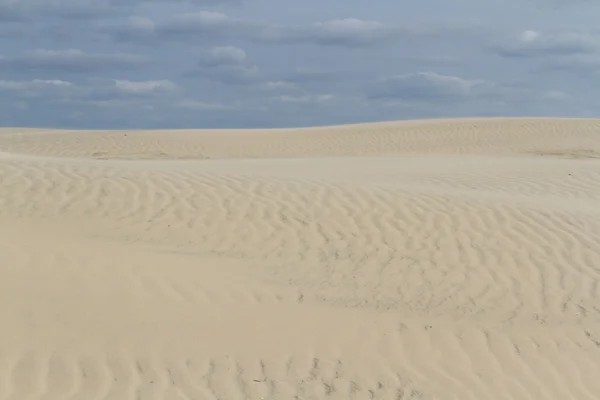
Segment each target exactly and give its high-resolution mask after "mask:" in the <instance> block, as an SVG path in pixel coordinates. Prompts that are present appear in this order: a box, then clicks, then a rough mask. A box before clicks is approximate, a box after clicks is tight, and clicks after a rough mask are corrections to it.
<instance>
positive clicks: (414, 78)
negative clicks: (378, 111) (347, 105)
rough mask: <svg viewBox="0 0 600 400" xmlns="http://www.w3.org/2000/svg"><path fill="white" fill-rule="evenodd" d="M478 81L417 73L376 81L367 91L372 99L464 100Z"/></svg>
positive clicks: (479, 83)
mask: <svg viewBox="0 0 600 400" xmlns="http://www.w3.org/2000/svg"><path fill="white" fill-rule="evenodd" d="M483 84H484V83H483V82H482V81H479V80H466V79H462V78H459V77H456V76H447V75H440V74H437V73H435V72H417V73H412V74H403V75H394V76H390V77H386V78H383V79H380V80H378V81H377V82H375V84H374V85H373V86H372V87H371V88H370V90H369V97H370V98H372V99H382V98H392V99H404V100H435V101H438V100H456V99H461V98H466V97H468V96H469V95H470V94H472V93H473V92H474V90H475V89H476V88H477V86H480V85H483Z"/></svg>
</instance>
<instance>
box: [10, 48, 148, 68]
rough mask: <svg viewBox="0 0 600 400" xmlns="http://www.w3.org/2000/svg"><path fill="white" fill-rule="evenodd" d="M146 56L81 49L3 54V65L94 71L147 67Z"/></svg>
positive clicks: (39, 50)
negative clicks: (17, 54) (94, 52)
mask: <svg viewBox="0 0 600 400" xmlns="http://www.w3.org/2000/svg"><path fill="white" fill-rule="evenodd" d="M148 63H149V60H148V59H147V58H146V57H143V56H139V55H136V54H128V53H96V54H93V53H91V54H90V53H85V52H83V51H81V50H77V49H67V50H46V49H38V50H33V51H28V52H25V53H24V54H23V55H21V56H16V57H2V56H0V67H4V68H11V69H14V70H17V71H23V70H30V71H66V72H78V73H84V72H94V71H102V70H106V69H137V68H141V67H143V66H146V65H147V64H148Z"/></svg>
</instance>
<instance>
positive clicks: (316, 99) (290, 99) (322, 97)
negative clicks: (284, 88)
mask: <svg viewBox="0 0 600 400" xmlns="http://www.w3.org/2000/svg"><path fill="white" fill-rule="evenodd" d="M273 99H274V100H277V101H280V102H282V103H304V104H306V103H325V102H328V101H331V100H333V99H335V96H334V95H332V94H314V95H313V94H305V95H302V96H289V95H282V96H276V97H274V98H273Z"/></svg>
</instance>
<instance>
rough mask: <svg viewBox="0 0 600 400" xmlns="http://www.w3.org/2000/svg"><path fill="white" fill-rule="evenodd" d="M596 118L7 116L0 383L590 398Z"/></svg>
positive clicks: (44, 392) (595, 341) (252, 394)
mask: <svg viewBox="0 0 600 400" xmlns="http://www.w3.org/2000/svg"><path fill="white" fill-rule="evenodd" d="M599 158H600V120H594V119H581V120H580V119H544V118H531V119H524V118H515V119H458V120H432V121H402V122H386V123H376V124H361V125H349V126H339V127H322V128H303V129H285V130H223V131H215V130H212V131H200V130H199V131H193V130H186V131H65V130H46V129H24V128H2V129H0V265H1V266H2V267H1V268H0V316H1V318H2V319H1V320H0V321H1V322H2V329H1V330H0V399H24V398H28V399H42V398H43V399H66V398H68V399H123V400H129V399H142V400H145V399H186V400H191V399H325V398H327V399H329V398H330V399H396V400H398V399H443V400H445V399H589V400H593V399H596V398H597V397H598V393H600V382H599V381H598V379H597V378H596V377H597V376H599V375H600V285H599V283H600V160H599Z"/></svg>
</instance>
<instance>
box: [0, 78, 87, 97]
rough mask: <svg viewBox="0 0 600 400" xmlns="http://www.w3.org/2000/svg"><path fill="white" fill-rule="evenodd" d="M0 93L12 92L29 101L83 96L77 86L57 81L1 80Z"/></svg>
mask: <svg viewBox="0 0 600 400" xmlns="http://www.w3.org/2000/svg"><path fill="white" fill-rule="evenodd" d="M0 92H10V93H12V94H13V95H14V96H15V97H17V98H27V99H47V98H60V97H79V96H81V95H82V94H83V92H82V90H80V88H78V87H77V86H76V85H75V84H73V83H71V82H68V81H62V80H57V79H51V80H44V79H33V80H30V81H6V80H0Z"/></svg>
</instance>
